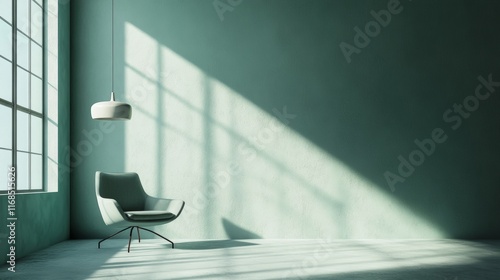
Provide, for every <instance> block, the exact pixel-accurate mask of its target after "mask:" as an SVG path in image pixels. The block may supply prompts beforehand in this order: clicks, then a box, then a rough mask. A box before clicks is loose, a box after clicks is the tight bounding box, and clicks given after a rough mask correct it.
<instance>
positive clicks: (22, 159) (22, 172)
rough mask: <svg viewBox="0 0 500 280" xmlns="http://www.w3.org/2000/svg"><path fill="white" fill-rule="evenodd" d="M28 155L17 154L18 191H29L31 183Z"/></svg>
mask: <svg viewBox="0 0 500 280" xmlns="http://www.w3.org/2000/svg"><path fill="white" fill-rule="evenodd" d="M28 155H29V154H27V153H20V152H18V153H17V174H16V179H17V189H18V190H27V189H28V182H29V176H30V173H29V171H30V170H29V168H28V167H29V165H28V163H29V162H28Z"/></svg>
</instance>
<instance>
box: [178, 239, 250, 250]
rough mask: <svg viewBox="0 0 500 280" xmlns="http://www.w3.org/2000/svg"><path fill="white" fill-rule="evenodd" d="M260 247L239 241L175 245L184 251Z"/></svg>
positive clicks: (210, 241)
mask: <svg viewBox="0 0 500 280" xmlns="http://www.w3.org/2000/svg"><path fill="white" fill-rule="evenodd" d="M252 245H258V244H256V243H251V242H245V241H238V240H208V241H193V242H182V243H180V242H179V243H175V248H176V249H183V250H210V249H224V248H232V247H242V246H252Z"/></svg>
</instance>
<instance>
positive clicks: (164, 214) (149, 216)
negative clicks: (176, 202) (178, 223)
mask: <svg viewBox="0 0 500 280" xmlns="http://www.w3.org/2000/svg"><path fill="white" fill-rule="evenodd" d="M125 214H127V216H128V217H129V218H130V219H131V220H136V221H156V220H168V219H171V218H173V217H175V215H174V214H172V213H170V212H168V211H154V210H148V211H127V212H125Z"/></svg>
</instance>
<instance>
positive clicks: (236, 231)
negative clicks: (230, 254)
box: [222, 218, 262, 239]
mask: <svg viewBox="0 0 500 280" xmlns="http://www.w3.org/2000/svg"><path fill="white" fill-rule="evenodd" d="M222 226H223V227H224V230H225V231H226V234H227V237H228V238H229V239H261V238H262V237H261V236H259V235H257V234H255V233H253V232H251V231H249V230H247V229H244V228H242V227H240V226H237V225H236V224H235V223H233V222H231V221H229V220H228V219H226V218H222Z"/></svg>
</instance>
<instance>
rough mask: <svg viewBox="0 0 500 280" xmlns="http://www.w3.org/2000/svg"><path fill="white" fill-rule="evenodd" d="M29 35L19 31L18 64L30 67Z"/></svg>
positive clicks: (26, 67)
mask: <svg viewBox="0 0 500 280" xmlns="http://www.w3.org/2000/svg"><path fill="white" fill-rule="evenodd" d="M28 44H29V40H28V37H26V36H24V35H23V34H21V33H20V32H17V65H19V66H22V67H24V68H25V69H28V70H29V68H28V55H29V52H28V49H29V48H28Z"/></svg>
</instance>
